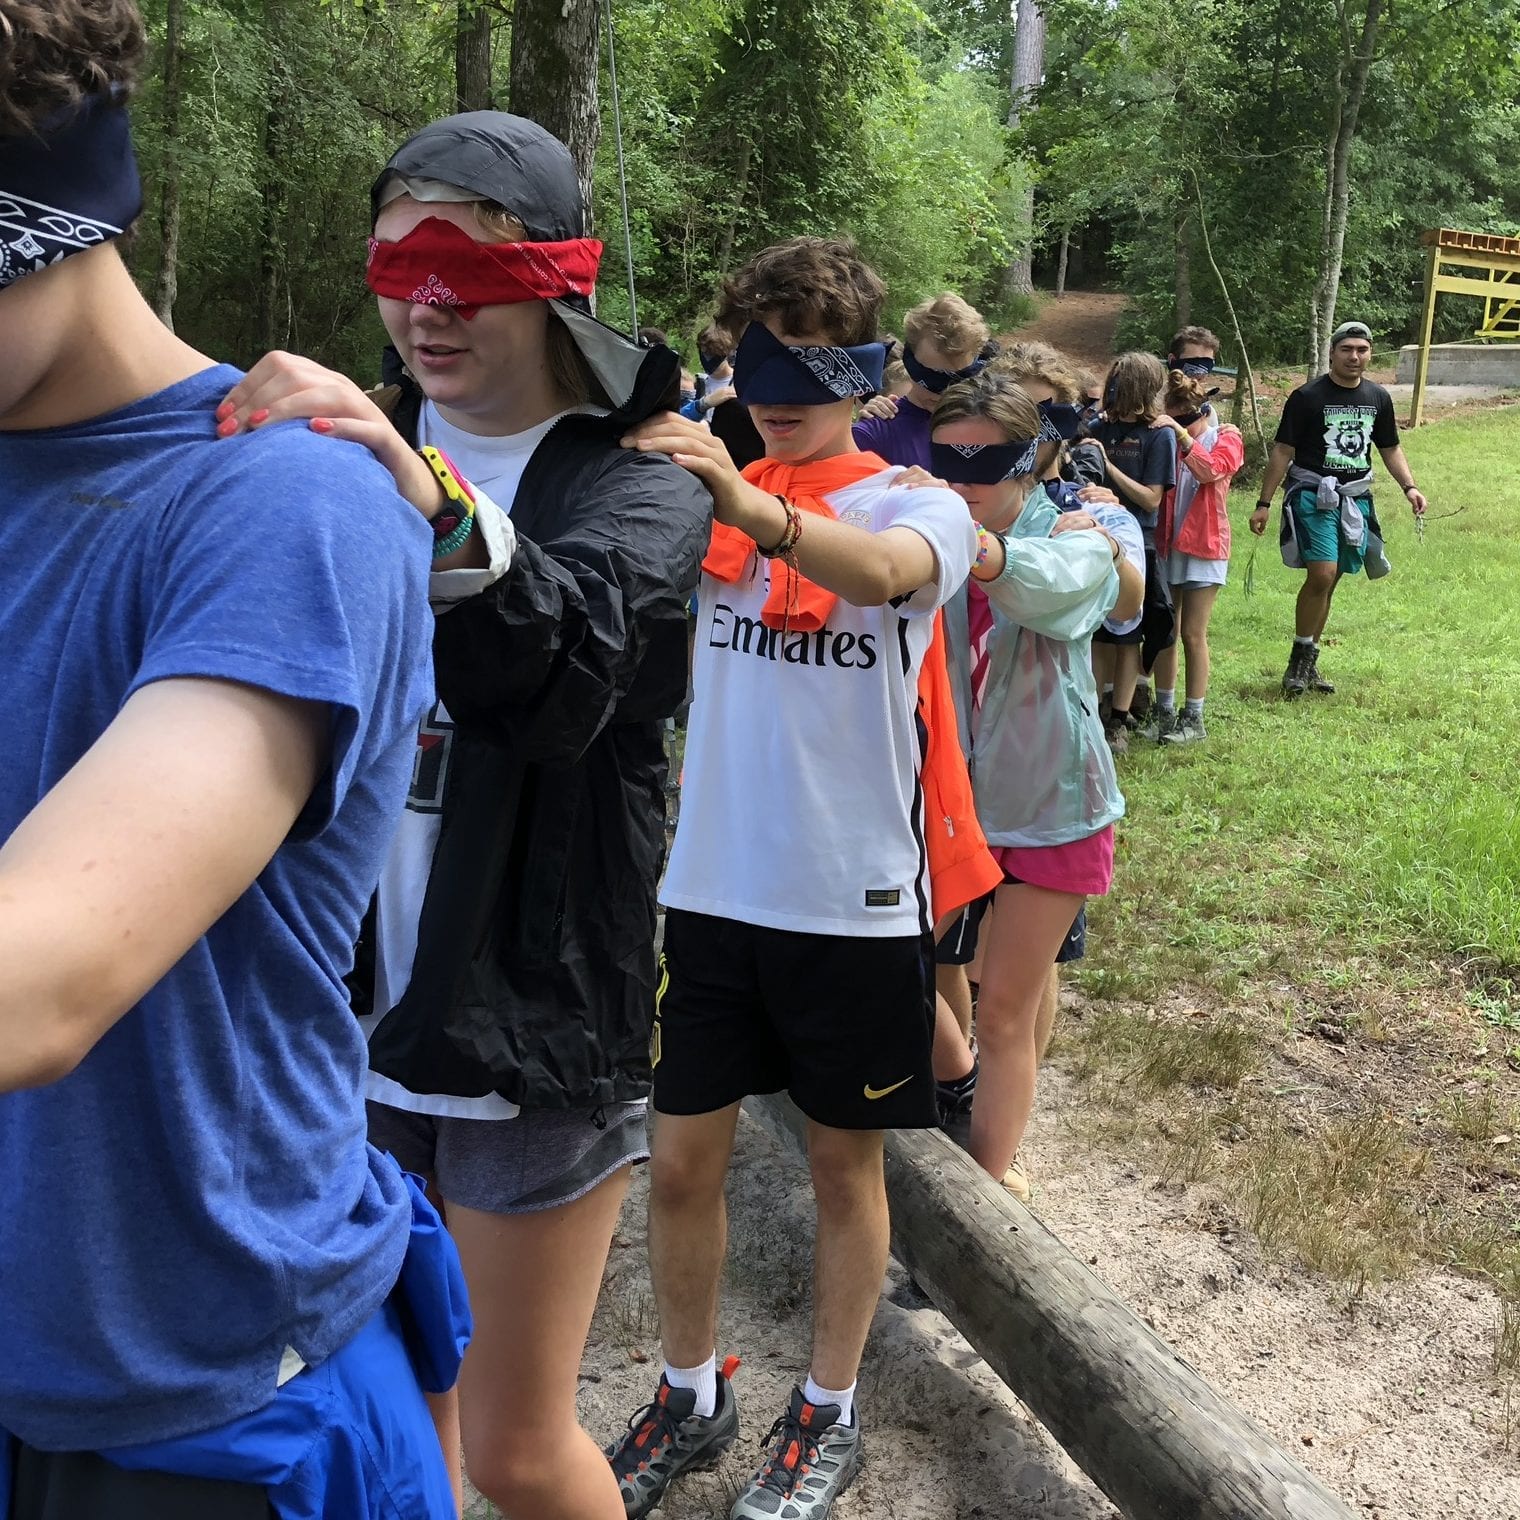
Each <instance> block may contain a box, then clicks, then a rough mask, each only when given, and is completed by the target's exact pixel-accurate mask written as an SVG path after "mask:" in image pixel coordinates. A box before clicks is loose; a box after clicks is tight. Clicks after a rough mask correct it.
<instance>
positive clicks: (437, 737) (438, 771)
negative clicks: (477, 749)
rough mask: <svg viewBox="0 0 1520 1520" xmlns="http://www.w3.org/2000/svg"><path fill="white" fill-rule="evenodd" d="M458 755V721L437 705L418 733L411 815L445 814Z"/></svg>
mask: <svg viewBox="0 0 1520 1520" xmlns="http://www.w3.org/2000/svg"><path fill="white" fill-rule="evenodd" d="M453 752H454V720H453V719H452V718H451V717H449V715H448V711H447V710H446V709H445V707H444V705H443V703H442V702H435V703H434V704H433V707H432V710H431V711H430V712H429V713H428V715H427V717H425V718H424V719H423V720H422V727H421V728H419V729H418V730H417V756H416V759H415V760H413V762H412V784H411V787H410V788H409V789H408V791H407V794H406V807H407V811H408V812H410V813H441V812H442V811H443V785H444V782H445V781H446V780H447V779H448V774H449V757H450V756H451V755H452V754H453Z"/></svg>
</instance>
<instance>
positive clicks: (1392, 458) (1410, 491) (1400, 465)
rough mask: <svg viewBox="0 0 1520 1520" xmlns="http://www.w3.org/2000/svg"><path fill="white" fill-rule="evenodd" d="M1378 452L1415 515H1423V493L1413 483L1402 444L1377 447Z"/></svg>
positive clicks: (1411, 472)
mask: <svg viewBox="0 0 1520 1520" xmlns="http://www.w3.org/2000/svg"><path fill="white" fill-rule="evenodd" d="M1378 453H1379V454H1381V455H1382V456H1383V463H1384V464H1385V465H1386V466H1387V467H1388V473H1389V474H1390V475H1392V476H1393V478H1394V481H1395V482H1396V484H1397V485H1398V487H1399V489H1400V490H1401V491H1402V492H1403V493H1404V496H1405V499H1406V500H1407V501H1408V502H1409V505H1410V507H1411V508H1412V509H1413V510H1414V515H1415V516H1416V517H1423V516H1424V515H1425V507H1426V501H1425V493H1424V492H1423V491H1420V490H1417V489H1416V487H1415V483H1414V471H1413V470H1411V469H1410V468H1409V461H1408V460H1407V459H1406V458H1405V457H1404V445H1403V444H1401V443H1396V444H1394V446H1393V447H1392V448H1391V449H1379V450H1378Z"/></svg>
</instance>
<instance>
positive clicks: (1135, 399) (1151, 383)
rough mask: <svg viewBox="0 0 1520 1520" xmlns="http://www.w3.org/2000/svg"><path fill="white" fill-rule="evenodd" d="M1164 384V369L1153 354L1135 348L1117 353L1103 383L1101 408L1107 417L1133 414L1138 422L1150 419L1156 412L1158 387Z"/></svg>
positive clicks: (1159, 397)
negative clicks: (1117, 355)
mask: <svg viewBox="0 0 1520 1520" xmlns="http://www.w3.org/2000/svg"><path fill="white" fill-rule="evenodd" d="M1165 384H1166V371H1165V369H1163V368H1162V365H1161V361H1160V360H1159V359H1158V358H1157V357H1156V356H1155V355H1154V354H1145V353H1140V352H1139V351H1137V350H1132V351H1131V352H1130V353H1127V354H1120V355H1119V357H1118V358H1117V359H1115V360H1114V363H1113V368H1112V369H1110V370H1109V372H1108V379H1107V381H1106V382H1105V383H1104V386H1103V396H1104V402H1103V410H1104V412H1105V413H1107V415H1108V417H1109V420H1110V421H1117V420H1118V419H1119V418H1121V417H1125V418H1128V417H1136V418H1138V419H1139V420H1140V421H1141V422H1154V421H1155V420H1156V418H1157V416H1159V415H1160V414H1159V411H1158V408H1159V406H1160V404H1161V388H1162V386H1164V385H1165ZM1110 398H1112V399H1111V400H1110Z"/></svg>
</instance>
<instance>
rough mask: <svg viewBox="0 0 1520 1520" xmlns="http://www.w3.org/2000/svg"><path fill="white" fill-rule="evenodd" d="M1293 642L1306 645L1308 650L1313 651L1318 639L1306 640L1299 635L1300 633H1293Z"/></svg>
mask: <svg viewBox="0 0 1520 1520" xmlns="http://www.w3.org/2000/svg"><path fill="white" fill-rule="evenodd" d="M1293 642H1294V643H1295V644H1307V645H1308V646H1309V648H1310V649H1313V648H1314V646H1315V645H1316V644H1318V643H1319V640H1318V639H1306V638H1305V637H1304V636H1303V634H1301V633H1295V634H1294V635H1293Z"/></svg>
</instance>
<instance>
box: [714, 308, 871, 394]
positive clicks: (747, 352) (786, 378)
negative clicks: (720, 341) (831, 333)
mask: <svg viewBox="0 0 1520 1520" xmlns="http://www.w3.org/2000/svg"><path fill="white" fill-rule="evenodd" d="M886 358H887V347H886V344H884V343H861V344H859V345H857V346H856V347H854V348H839V347H835V346H833V345H830V344H807V345H796V346H794V345H792V344H788V343H783V342H782V341H781V340H780V339H779V338H777V337H776V336H775V335H774V334H773V333H772V332H771V330H770V329H769V328H768V327H766V326H765V325H764V324H763V323H760V322H751V323H750V324H749V326H748V327H746V328H745V329H744V336H743V337H742V338H740V339H739V347H738V349H737V350H736V351H735V353H734V390H735V391H736V392H737V393H738V396H739V400H740V401H742V402H743V403H744V405H745V406H828V405H829V404H830V403H831V402H835V401H844V400H845V399H847V398H848V397H851V396H870V395H874V394H875V393H876V392H877V391H879V390H880V389H881V371H882V366H883V365H884V364H885V363H886Z"/></svg>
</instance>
